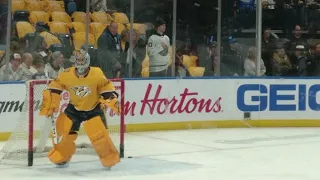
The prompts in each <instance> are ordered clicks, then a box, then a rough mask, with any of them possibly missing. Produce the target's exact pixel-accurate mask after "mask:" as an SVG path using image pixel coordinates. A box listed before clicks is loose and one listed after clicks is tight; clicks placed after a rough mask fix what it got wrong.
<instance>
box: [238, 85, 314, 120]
mask: <svg viewBox="0 0 320 180" xmlns="http://www.w3.org/2000/svg"><path fill="white" fill-rule="evenodd" d="M306 82H307V83H306ZM314 83H315V80H313V81H312V80H298V79H297V80H278V81H275V80H264V83H261V82H260V83H257V82H256V83H252V84H248V83H244V84H241V85H239V86H238V88H237V91H236V94H237V99H236V100H237V102H236V104H237V108H238V110H240V111H243V112H259V115H260V118H261V119H262V118H268V117H279V118H284V119H317V118H318V113H319V112H318V111H320V94H319V92H320V84H314Z"/></svg>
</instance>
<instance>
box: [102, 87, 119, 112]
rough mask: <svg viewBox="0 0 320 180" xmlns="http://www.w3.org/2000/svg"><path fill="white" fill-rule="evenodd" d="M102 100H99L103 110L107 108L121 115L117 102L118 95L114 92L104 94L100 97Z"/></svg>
mask: <svg viewBox="0 0 320 180" xmlns="http://www.w3.org/2000/svg"><path fill="white" fill-rule="evenodd" d="M102 96H103V98H104V99H100V102H101V104H102V105H103V107H104V108H105V109H107V108H108V107H109V108H110V109H111V110H112V111H113V112H115V113H116V114H117V115H119V114H120V113H121V108H120V102H119V101H118V98H117V97H118V94H117V93H116V92H112V93H110V92H109V93H105V94H103V95H102Z"/></svg>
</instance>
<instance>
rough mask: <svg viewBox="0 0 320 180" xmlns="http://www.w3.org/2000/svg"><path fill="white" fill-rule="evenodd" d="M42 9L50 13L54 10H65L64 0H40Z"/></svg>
mask: <svg viewBox="0 0 320 180" xmlns="http://www.w3.org/2000/svg"><path fill="white" fill-rule="evenodd" d="M40 4H42V7H43V9H44V10H45V11H46V12H48V13H49V14H51V13H52V12H54V11H65V8H64V1H49V0H46V1H41V2H40Z"/></svg>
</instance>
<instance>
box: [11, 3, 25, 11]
mask: <svg viewBox="0 0 320 180" xmlns="http://www.w3.org/2000/svg"><path fill="white" fill-rule="evenodd" d="M17 10H22V11H23V10H26V7H25V3H24V0H13V1H12V7H11V11H12V12H13V13H14V12H15V11H17Z"/></svg>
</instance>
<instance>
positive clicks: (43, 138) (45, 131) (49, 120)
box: [35, 71, 60, 152]
mask: <svg viewBox="0 0 320 180" xmlns="http://www.w3.org/2000/svg"><path fill="white" fill-rule="evenodd" d="M45 76H46V78H47V83H46V85H47V86H48V85H49V82H50V79H49V73H48V72H47V71H45ZM59 110H60V108H59ZM58 116H59V113H58V112H57V113H55V112H54V113H53V115H52V116H50V117H46V121H45V123H44V126H43V127H42V131H41V132H40V139H39V142H38V145H37V146H36V150H35V151H36V152H43V151H44V150H45V147H46V144H47V140H48V138H49V136H50V132H51V131H52V136H53V143H54V144H58V143H59V137H57V131H56V120H57V118H58ZM50 128H51V131H50Z"/></svg>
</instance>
